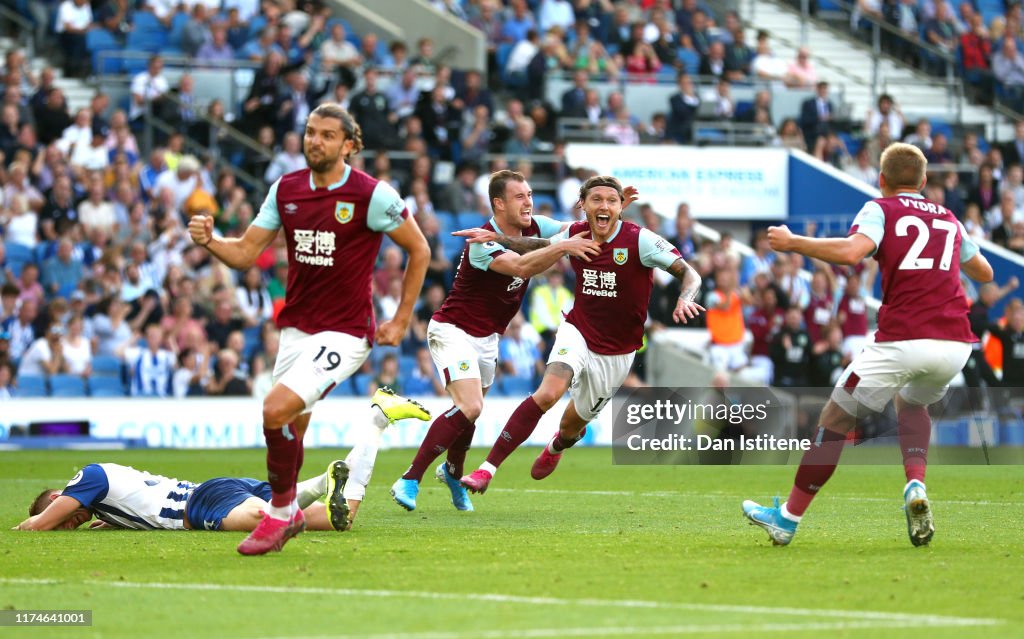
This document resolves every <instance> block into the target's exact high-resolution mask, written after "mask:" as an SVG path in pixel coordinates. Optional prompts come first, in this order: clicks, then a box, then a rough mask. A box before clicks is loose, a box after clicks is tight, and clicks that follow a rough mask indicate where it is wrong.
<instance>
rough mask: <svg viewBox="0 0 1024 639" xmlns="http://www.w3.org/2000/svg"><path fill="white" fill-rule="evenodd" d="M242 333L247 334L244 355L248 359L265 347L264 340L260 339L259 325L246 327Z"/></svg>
mask: <svg viewBox="0 0 1024 639" xmlns="http://www.w3.org/2000/svg"><path fill="white" fill-rule="evenodd" d="M242 335H244V336H245V350H244V351H242V357H243V358H244V359H245V360H247V361H248V360H249V359H250V358H251V357H252V356H253V355H255V354H256V353H257V352H258V351H259V350H260V349H262V348H263V340H262V339H260V327H259V325H256V326H249V327H248V328H245V329H244V330H243V331H242Z"/></svg>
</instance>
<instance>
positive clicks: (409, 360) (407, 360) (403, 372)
mask: <svg viewBox="0 0 1024 639" xmlns="http://www.w3.org/2000/svg"><path fill="white" fill-rule="evenodd" d="M415 370H416V356H415V355H402V356H400V357H399V358H398V375H399V377H400V378H401V379H402V381H403V382H404V381H405V380H406V379H407V378H408V377H409V376H410V375H412V373H413V371H415Z"/></svg>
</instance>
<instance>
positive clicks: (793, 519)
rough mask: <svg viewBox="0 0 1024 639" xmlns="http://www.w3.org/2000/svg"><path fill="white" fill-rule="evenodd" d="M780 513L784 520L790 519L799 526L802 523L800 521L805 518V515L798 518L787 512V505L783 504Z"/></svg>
mask: <svg viewBox="0 0 1024 639" xmlns="http://www.w3.org/2000/svg"><path fill="white" fill-rule="evenodd" d="M779 512H780V513H781V514H782V517H783V519H788V520H790V521H792V522H795V523H798V524H799V523H800V520H801V519H803V518H804V516H803V515H800V516H799V517H798V516H796V515H794V514H793V513H791V512H789V511H788V510H786V504H782V508H780V509H779Z"/></svg>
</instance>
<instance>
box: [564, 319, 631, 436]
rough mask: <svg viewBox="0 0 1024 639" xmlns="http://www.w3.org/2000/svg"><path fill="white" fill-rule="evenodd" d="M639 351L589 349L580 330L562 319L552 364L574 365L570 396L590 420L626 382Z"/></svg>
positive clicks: (581, 412)
mask: <svg viewBox="0 0 1024 639" xmlns="http://www.w3.org/2000/svg"><path fill="white" fill-rule="evenodd" d="M635 356H636V353H625V354H623V355H601V354H600V353H595V352H593V351H591V350H590V349H589V348H587V341H586V340H585V339H583V334H582V333H580V331H579V329H578V328H576V327H575V326H573V325H572V324H570V323H569V322H562V324H561V326H559V327H558V332H557V333H556V334H555V344H554V346H552V347H551V355H549V356H548V364H553V363H554V362H561V363H562V364H565V365H566V366H569V367H570V368H572V385H571V386H570V387H569V396H570V397H572V400H573V403H574V404H575V405H576V412H577V413H578V414H579V416H580V417H581V418H582V419H585V420H587V421H588V422H589V421H591V420H593V419H594V418H596V417H597V416H598V414H600V412H601V409H602V408H604V407H605V404H607V403H608V402H609V401H611V398H612V396H613V395H615V391H617V390H619V387H620V386H622V382H624V381H626V376H627V375H629V369H630V367H631V366H632V365H633V357H635Z"/></svg>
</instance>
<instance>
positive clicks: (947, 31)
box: [923, 0, 958, 75]
mask: <svg viewBox="0 0 1024 639" xmlns="http://www.w3.org/2000/svg"><path fill="white" fill-rule="evenodd" d="M934 7H935V14H934V16H932V17H931V18H930V19H928V20H926V21H925V23H924V28H923V31H924V40H925V42H927V43H928V44H930V45H932V46H933V47H936V48H938V49H939V50H941V51H942V52H944V53H946V54H949V55H952V54H953V53H954V52H955V50H956V46H957V41H958V33H957V27H956V22H955V19H954V16H953V15H952V13H951V11H950V8H949V6H948V5H947V4H946V3H945V2H943V1H941V0H940V1H939V2H936V3H935V4H934ZM927 59H929V60H930V63H929V66H931V69H930V70H931V72H932V73H934V74H936V75H943V74H945V72H946V62H945V60H942V59H934V60H932V59H931V57H930V56H929V57H928V58H927Z"/></svg>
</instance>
